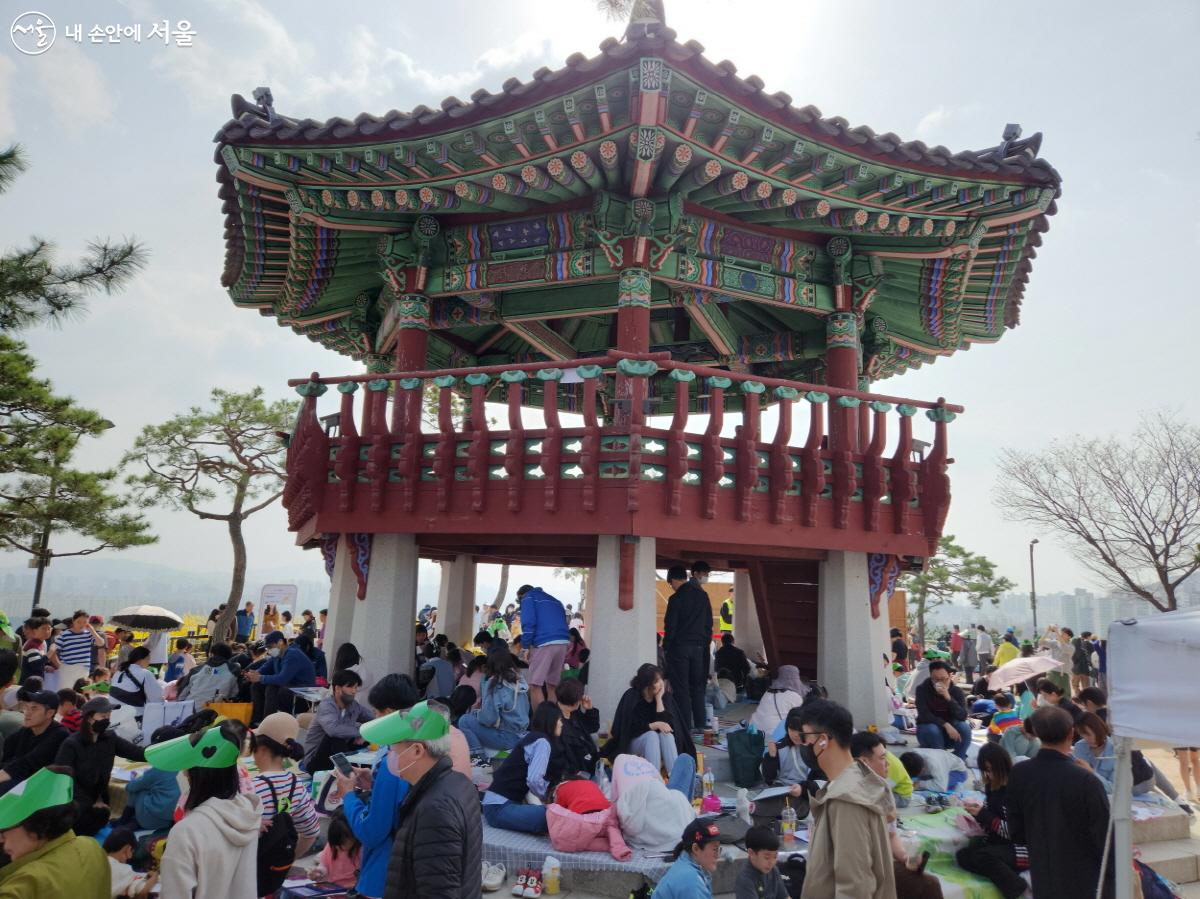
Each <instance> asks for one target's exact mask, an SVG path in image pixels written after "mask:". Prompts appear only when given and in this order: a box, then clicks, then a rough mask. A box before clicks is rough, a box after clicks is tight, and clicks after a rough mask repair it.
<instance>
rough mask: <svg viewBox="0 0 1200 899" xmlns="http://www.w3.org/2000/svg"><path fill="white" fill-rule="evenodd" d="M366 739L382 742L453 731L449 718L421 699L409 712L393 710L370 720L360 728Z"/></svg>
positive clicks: (437, 737) (415, 739)
mask: <svg viewBox="0 0 1200 899" xmlns="http://www.w3.org/2000/svg"><path fill="white" fill-rule="evenodd" d="M359 733H360V735H361V736H362V738H363V739H364V740H366V741H367V742H369V743H375V744H376V745H379V746H386V745H388V744H391V743H405V742H408V741H413V742H423V741H425V740H440V739H441V738H442V737H444V736H446V734H448V733H450V722H449V721H447V720H446V716H445V715H443V714H441V713H440V712H435V711H434V710H433V709H431V708H430V707H429V703H428V702H418V703H417V704H416V705H414V706H413V707H412V708H411V709H409V710H408V711H407V712H391V713H390V714H387V715H384V716H383V717H382V718H376V719H375V720H374V721H368V722H367V723H366V724H364V725H363V726H362V729H361V730H360V731H359Z"/></svg>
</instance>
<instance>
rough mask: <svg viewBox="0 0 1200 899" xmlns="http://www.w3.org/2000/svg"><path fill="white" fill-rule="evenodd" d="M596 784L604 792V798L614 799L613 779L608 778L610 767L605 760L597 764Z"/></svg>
mask: <svg viewBox="0 0 1200 899" xmlns="http://www.w3.org/2000/svg"><path fill="white" fill-rule="evenodd" d="M593 779H594V780H595V782H596V786H598V787H599V788H600V792H601V793H603V794H604V798H605V799H608V800H609V801H611V800H612V781H610V780H609V779H608V768H607V767H606V766H605V764H604V763H603V762H601V763H600V764H598V765H597V766H596V776H595V778H593Z"/></svg>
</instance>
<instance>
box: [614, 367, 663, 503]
mask: <svg viewBox="0 0 1200 899" xmlns="http://www.w3.org/2000/svg"><path fill="white" fill-rule="evenodd" d="M656 371H658V365H657V364H656V363H654V362H651V361H648V360H634V359H620V360H618V361H617V378H618V384H619V383H620V380H621V378H625V379H626V380H627V382H628V386H629V391H630V396H631V397H633V402H634V404H635V406H636V407H637V408H635V409H634V410H633V414H632V415H631V416H629V422H628V424H629V444H628V449H627V452H628V454H629V455H628V457H627V458H628V472H627V474H626V488H627V489H626V491H625V511H627V512H636V511H638V509H639V508H640V507H641V500H640V496H639V494H640V492H641V487H642V431H643V430H644V429H645V427H646V415H645V410H644V409H642V408H640V407H641V405H642V404H643V403H644V402H645V399H646V396H647V394H648V393H649V379H650V376H651V375H653V374H654V373H655V372H656Z"/></svg>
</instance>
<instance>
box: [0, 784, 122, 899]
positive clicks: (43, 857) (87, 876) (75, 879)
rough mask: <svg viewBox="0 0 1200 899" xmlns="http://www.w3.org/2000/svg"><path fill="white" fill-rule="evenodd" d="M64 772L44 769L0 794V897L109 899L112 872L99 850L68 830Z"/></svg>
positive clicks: (71, 814)
mask: <svg viewBox="0 0 1200 899" xmlns="http://www.w3.org/2000/svg"><path fill="white" fill-rule="evenodd" d="M71 791H72V783H71V778H70V776H69V775H68V774H66V773H64V772H62V771H56V770H54V769H52V768H43V769H42V770H41V771H39V772H38V773H37V774H34V775H33V776H32V777H30V778H29V780H27V781H25V782H24V783H22V784H21V786H20V789H14V790H12V791H11V792H9V793H8V794H6V795H5V796H3V797H0V843H2V844H3V848H4V854H5V855H7V856H8V858H9V862H8V864H6V865H5V866H4V867H3V868H0V897H2V899H42V897H43V896H44V897H47V899H60V897H61V899H67V897H70V899H109V897H110V896H111V895H112V872H111V870H110V869H109V865H108V860H107V859H106V858H105V857H104V850H103V849H101V848H100V844H99V843H97V842H96V841H95V840H93V839H91V838H90V837H83V836H76V835H75V832H74V831H73V830H72V829H71V825H72V824H73V823H74V821H75V814H76V808H75V805H74V803H73V802H72V792H71Z"/></svg>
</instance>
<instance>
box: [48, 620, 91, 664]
mask: <svg viewBox="0 0 1200 899" xmlns="http://www.w3.org/2000/svg"><path fill="white" fill-rule="evenodd" d="M95 641H96V638H95V637H94V636H92V632H91V631H90V630H87V629H86V628H85V629H84V630H82V631H80V632H79V633H78V634H77V633H75V631H63V632H62V633H61V634H59V635H58V637H57V638H55V640H54V645H55V646H56V647H58V660H59V662H61V663H62V664H64V665H91V664H92V645H93V644H94V643H95Z"/></svg>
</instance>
